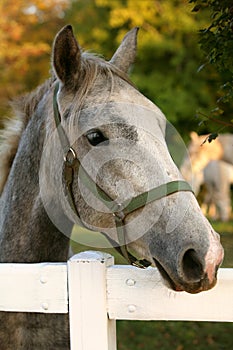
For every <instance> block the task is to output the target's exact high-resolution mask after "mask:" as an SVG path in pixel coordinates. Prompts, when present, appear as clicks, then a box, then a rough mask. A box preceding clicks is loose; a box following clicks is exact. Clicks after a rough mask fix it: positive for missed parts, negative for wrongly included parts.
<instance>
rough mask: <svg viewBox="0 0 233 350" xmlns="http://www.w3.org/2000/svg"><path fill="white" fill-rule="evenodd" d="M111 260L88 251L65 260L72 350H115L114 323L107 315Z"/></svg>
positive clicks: (106, 256) (100, 254) (112, 260)
mask: <svg viewBox="0 0 233 350" xmlns="http://www.w3.org/2000/svg"><path fill="white" fill-rule="evenodd" d="M113 264H114V258H113V257H112V256H111V255H109V254H106V253H102V252H93V251H87V252H82V253H80V254H77V255H74V256H73V257H72V258H71V259H70V260H69V261H68V288H69V319H70V343H71V344H70V348H71V350H94V349H101V350H116V321H115V320H109V319H108V314H107V295H106V268H107V267H108V266H111V265H113Z"/></svg>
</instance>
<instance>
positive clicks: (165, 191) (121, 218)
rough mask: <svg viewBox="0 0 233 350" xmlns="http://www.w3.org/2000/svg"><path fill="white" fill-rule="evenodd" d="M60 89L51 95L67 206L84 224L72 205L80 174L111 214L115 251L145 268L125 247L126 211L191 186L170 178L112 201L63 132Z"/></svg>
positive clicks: (80, 178)
mask: <svg viewBox="0 0 233 350" xmlns="http://www.w3.org/2000/svg"><path fill="white" fill-rule="evenodd" d="M58 90H59V84H58V83H57V84H56V86H55V89H54V96H53V111H54V119H55V124H56V127H57V131H58V135H59V139H60V142H61V146H62V149H63V155H64V179H65V185H66V191H67V193H66V194H67V198H68V202H69V205H70V207H71V208H72V210H73V211H74V213H75V214H76V215H77V217H78V219H79V220H78V221H79V224H80V225H81V226H84V224H83V223H82V221H81V218H80V215H79V213H78V210H77V207H76V205H75V200H74V194H73V190H72V184H73V179H74V174H79V180H80V181H81V183H82V184H83V185H84V186H85V187H86V188H87V189H88V190H89V191H90V192H91V193H92V194H94V195H95V197H96V198H97V199H98V200H100V201H102V202H103V203H104V204H105V205H106V206H107V208H108V209H109V210H110V212H111V213H112V215H113V217H114V220H115V224H116V230H117V237H118V244H119V246H117V247H115V249H116V250H118V252H119V253H120V254H121V255H122V256H123V257H124V258H125V259H126V260H127V261H128V262H129V263H130V264H131V265H134V266H137V267H140V268H146V267H148V266H150V265H151V262H149V261H148V260H146V259H143V260H138V259H137V258H135V257H134V256H133V255H132V254H131V253H130V252H129V251H128V249H127V244H126V239H125V237H126V232H125V219H126V216H127V215H128V214H131V213H133V212H134V211H135V210H137V209H140V208H143V207H145V205H146V204H148V203H151V202H153V201H155V200H158V199H161V198H164V197H166V196H169V195H170V194H172V193H176V192H179V191H190V192H193V191H192V188H191V186H190V185H189V184H188V183H187V182H185V181H180V180H178V181H171V182H168V183H166V184H162V185H160V186H158V187H155V188H153V189H151V190H149V191H147V192H144V193H141V194H139V195H138V196H136V197H133V198H132V199H131V201H130V202H129V201H128V200H127V201H125V202H123V203H117V202H116V201H114V200H113V199H112V198H111V197H110V196H109V195H108V194H107V193H106V192H105V191H104V190H103V189H102V188H100V186H98V184H96V183H95V182H94V181H93V179H92V178H91V177H90V175H89V174H88V173H87V172H86V170H85V169H84V168H83V167H82V165H81V163H80V161H79V159H78V157H77V155H76V152H75V151H74V149H73V148H72V147H71V146H70V142H69V140H68V137H67V135H66V132H65V130H64V128H63V127H62V125H61V115H60V112H59V109H58V103H57V94H58ZM103 234H104V235H105V236H106V237H107V238H108V240H109V241H110V243H111V244H113V245H114V243H116V242H115V241H114V240H112V239H111V238H110V237H108V236H107V235H106V234H105V233H103Z"/></svg>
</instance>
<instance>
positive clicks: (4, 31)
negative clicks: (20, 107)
mask: <svg viewBox="0 0 233 350" xmlns="http://www.w3.org/2000/svg"><path fill="white" fill-rule="evenodd" d="M67 5H68V1H67V0H49V1H48V0H32V1H26V0H1V1H0V13H1V16H0V67H1V69H0V106H1V107H0V112H1V115H3V114H4V112H5V111H6V109H7V100H8V99H9V98H12V97H13V96H15V95H18V94H20V93H22V92H24V91H26V90H30V89H32V88H34V87H35V86H36V85H38V83H40V82H42V81H43V80H44V78H45V77H47V76H48V71H49V54H50V50H51V40H52V38H53V36H54V34H55V32H56V31H57V29H58V28H60V26H61V25H62V24H63V19H62V18H63V17H64V10H65V8H66V7H67Z"/></svg>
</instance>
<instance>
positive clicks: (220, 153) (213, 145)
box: [181, 131, 233, 177]
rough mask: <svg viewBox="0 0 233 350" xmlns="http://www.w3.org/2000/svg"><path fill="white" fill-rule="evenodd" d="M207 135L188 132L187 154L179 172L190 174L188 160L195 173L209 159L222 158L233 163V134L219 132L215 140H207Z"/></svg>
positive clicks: (203, 166)
mask: <svg viewBox="0 0 233 350" xmlns="http://www.w3.org/2000/svg"><path fill="white" fill-rule="evenodd" d="M208 136H209V135H198V134H197V133H196V132H195V131H192V132H191V133H190V138H191V140H190V143H189V145H188V156H185V158H184V160H183V163H182V166H181V172H182V174H185V175H186V177H187V176H190V170H191V169H190V162H191V165H192V172H193V173H197V172H199V171H201V170H203V169H204V168H205V166H206V165H207V164H208V163H209V161H211V160H223V161H225V162H227V163H230V164H232V165H233V134H229V133H226V134H219V135H218V137H217V138H216V139H215V140H212V141H211V142H208V141H207V140H208Z"/></svg>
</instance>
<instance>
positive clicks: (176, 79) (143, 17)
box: [65, 0, 217, 133]
mask: <svg viewBox="0 0 233 350" xmlns="http://www.w3.org/2000/svg"><path fill="white" fill-rule="evenodd" d="M192 8H193V5H191V4H189V3H188V1H187V0H175V1H174V0H163V1H157V0H154V1H151V0H143V1H141V0H114V1H111V0H79V1H72V5H71V7H70V8H69V9H68V11H67V12H66V17H65V18H66V21H68V22H71V23H73V24H74V27H75V31H76V33H77V34H78V38H79V41H80V43H81V45H82V46H84V48H88V49H90V48H91V49H93V50H94V51H97V52H100V53H102V54H103V55H104V56H105V57H107V58H110V57H111V54H112V53H113V51H114V49H115V48H116V47H117V45H118V44H119V42H120V40H121V39H122V37H123V35H124V34H125V33H126V32H127V31H128V30H130V29H131V28H132V27H134V26H139V27H140V32H139V40H138V46H139V50H138V57H137V62H136V65H137V68H136V69H135V71H134V72H133V74H132V79H133V81H134V82H135V83H136V85H137V86H138V87H139V89H140V90H141V91H142V92H143V93H144V94H145V95H146V96H148V97H149V98H150V99H152V100H153V101H154V102H155V103H156V104H157V105H159V106H160V107H161V108H162V110H163V111H164V113H165V114H166V116H167V117H168V119H169V120H170V121H171V122H172V123H173V124H174V125H175V126H176V127H177V128H179V130H181V129H182V130H183V131H184V133H187V131H188V130H192V129H195V130H197V129H199V128H201V130H202V131H203V132H204V131H206V130H205V128H206V127H205V123H202V119H203V118H202V119H201V123H200V126H198V124H199V122H200V120H199V119H197V117H196V111H197V110H198V109H201V110H202V112H203V113H206V114H207V113H208V112H209V110H210V109H211V108H214V106H215V98H216V92H215V91H216V90H215V84H216V79H217V73H216V72H215V71H214V70H213V69H212V68H211V67H209V69H208V71H200V72H198V68H199V66H200V65H201V63H202V57H203V56H202V52H201V50H200V48H199V45H198V31H199V30H200V29H201V28H202V27H203V26H205V25H206V23H208V18H207V17H206V16H204V15H203V16H199V17H198V18H197V16H196V14H195V13H193V12H192Z"/></svg>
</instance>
